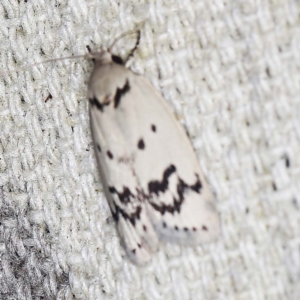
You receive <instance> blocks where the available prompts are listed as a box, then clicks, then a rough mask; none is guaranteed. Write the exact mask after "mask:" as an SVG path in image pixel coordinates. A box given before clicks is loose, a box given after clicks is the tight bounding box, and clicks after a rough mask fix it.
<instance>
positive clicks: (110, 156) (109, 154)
mask: <svg viewBox="0 0 300 300" xmlns="http://www.w3.org/2000/svg"><path fill="white" fill-rule="evenodd" d="M106 154H107V156H108V157H109V159H113V158H114V156H113V154H112V153H111V152H110V151H109V150H108V151H107V152H106Z"/></svg>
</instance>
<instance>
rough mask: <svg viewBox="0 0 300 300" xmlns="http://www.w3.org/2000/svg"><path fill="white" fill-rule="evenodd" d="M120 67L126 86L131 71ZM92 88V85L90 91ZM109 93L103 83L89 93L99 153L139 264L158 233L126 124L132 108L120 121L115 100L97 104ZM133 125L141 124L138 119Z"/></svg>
mask: <svg viewBox="0 0 300 300" xmlns="http://www.w3.org/2000/svg"><path fill="white" fill-rule="evenodd" d="M118 68H119V70H118V73H119V77H118V78H120V82H121V86H122V84H123V81H122V74H123V73H124V74H123V75H126V74H127V73H128V72H129V71H128V70H127V69H125V68H123V67H122V68H120V67H119V66H118ZM102 71H103V72H104V73H103V74H108V76H109V74H111V72H109V71H108V70H102ZM118 78H117V79H118ZM117 79H115V78H114V77H113V76H112V78H108V79H107V78H106V80H108V81H109V82H111V81H113V80H116V85H118V84H119V82H118V80H117ZM94 80H98V77H97V76H96V77H95V78H94ZM101 82H105V80H104V81H103V79H102V81H101ZM115 89H117V86H116V87H110V88H109V90H112V91H114V92H113V93H115ZM101 91H102V92H101ZM92 92H93V91H91V90H90V89H89V94H90V93H92ZM103 93H104V94H103ZM107 93H108V91H107V90H106V89H105V88H101V87H100V92H99V88H97V92H96V94H95V95H94V94H93V93H92V96H91V94H90V95H89V97H91V98H90V124H91V132H92V139H93V143H94V149H95V155H96V159H97V163H98V166H99V171H100V175H101V179H102V184H103V187H104V191H105V195H106V198H107V200H108V203H109V206H110V208H111V211H112V215H113V217H114V219H115V221H116V226H117V230H118V233H119V236H120V239H121V242H122V244H123V246H124V248H125V250H126V253H127V255H128V256H129V258H130V259H131V260H132V261H133V262H134V263H136V264H143V263H145V262H147V261H148V260H149V259H150V257H151V254H152V253H153V252H154V251H156V249H157V244H158V237H157V234H156V232H155V230H154V228H153V225H152V223H151V222H150V220H149V216H148V213H147V209H146V206H145V197H146V196H145V194H144V193H143V191H142V189H141V186H140V183H139V179H138V176H137V175H136V173H135V170H134V166H133V165H134V153H133V152H132V149H131V147H130V146H129V140H128V135H127V132H126V127H123V125H122V122H123V121H125V119H126V120H128V122H126V126H129V125H130V124H128V123H130V121H129V120H130V117H131V116H130V112H131V110H126V111H124V112H123V113H124V115H125V119H124V120H121V121H120V119H119V118H120V115H118V113H117V112H118V110H116V109H115V108H114V105H113V104H112V105H110V106H105V107H100V106H99V103H98V104H97V103H96V102H95V101H98V100H100V99H101V97H103V95H104V96H105V97H107V96H112V97H115V96H116V95H114V94H111V95H105V94H107ZM91 99H92V100H91ZM112 99H113V98H112ZM102 100H103V99H102ZM93 101H94V102H93ZM128 109H129V107H128ZM122 115H123V114H122ZM133 122H134V119H133ZM133 125H134V126H136V125H138V124H135V123H134V124H133Z"/></svg>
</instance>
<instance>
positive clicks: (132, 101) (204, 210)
mask: <svg viewBox="0 0 300 300" xmlns="http://www.w3.org/2000/svg"><path fill="white" fill-rule="evenodd" d="M128 82H129V86H130V93H127V94H125V95H124V97H123V98H122V99H121V101H120V105H119V110H118V113H119V119H120V120H124V119H125V121H124V123H123V124H122V125H121V126H125V127H126V130H128V132H127V137H128V142H129V144H130V145H132V146H133V148H132V152H134V153H136V154H135V161H134V171H135V174H136V176H137V178H139V180H140V185H141V187H142V189H143V191H144V192H145V193H146V194H148V200H147V202H146V203H147V213H148V216H149V218H150V220H151V222H152V224H153V226H154V228H155V230H156V231H157V233H158V234H159V236H160V237H161V238H162V239H164V240H167V241H170V242H178V243H184V244H193V245H194V244H199V243H202V242H209V241H211V240H214V239H215V238H216V237H217V236H218V235H219V232H220V221H219V215H218V213H217V211H216V209H215V205H214V198H213V195H212V193H211V191H210V189H209V186H208V184H207V182H206V180H205V178H204V175H203V173H202V171H201V169H200V167H199V163H198V160H197V157H196V155H195V152H194V150H193V148H192V146H191V144H190V141H189V139H188V137H187V135H186V133H185V132H184V130H183V128H182V127H181V125H180V124H179V123H178V122H177V120H176V119H175V117H174V115H173V113H172V112H171V110H170V108H169V107H168V105H167V103H166V102H165V100H164V99H163V98H162V96H161V95H160V94H159V93H158V92H157V91H156V90H155V89H154V88H153V87H152V85H151V84H150V83H149V82H148V81H147V80H145V79H144V78H143V77H141V76H138V75H135V74H131V76H130V78H129V79H128ZM126 110H130V114H131V117H133V119H130V120H126V118H125V116H124V114H123V112H124V111H126ZM130 123H131V124H130Z"/></svg>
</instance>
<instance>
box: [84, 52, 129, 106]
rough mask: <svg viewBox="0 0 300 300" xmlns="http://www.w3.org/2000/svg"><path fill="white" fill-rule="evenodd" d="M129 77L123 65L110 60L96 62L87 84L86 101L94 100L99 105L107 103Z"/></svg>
mask: <svg viewBox="0 0 300 300" xmlns="http://www.w3.org/2000/svg"><path fill="white" fill-rule="evenodd" d="M108 54H109V55H110V53H108ZM110 59H111V57H110ZM129 76H130V74H129V72H128V70H127V69H126V68H125V67H124V66H123V65H120V64H116V63H114V62H113V61H112V60H110V61H109V60H102V59H101V60H96V61H95V64H94V68H93V71H92V73H91V77H90V79H89V83H88V99H93V98H96V99H97V101H98V102H100V103H107V100H108V99H110V98H111V97H113V96H114V95H115V94H116V91H117V89H118V88H122V87H123V86H124V84H125V82H126V79H127V78H128V77H129Z"/></svg>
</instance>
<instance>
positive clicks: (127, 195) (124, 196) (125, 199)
mask: <svg viewBox="0 0 300 300" xmlns="http://www.w3.org/2000/svg"><path fill="white" fill-rule="evenodd" d="M109 191H110V193H111V194H117V195H118V198H119V200H120V202H121V203H123V204H128V203H130V202H131V200H132V199H134V198H135V196H134V195H133V194H132V193H131V191H130V190H129V188H128V187H126V186H125V187H123V191H122V192H118V191H117V190H116V189H115V188H114V187H113V186H110V187H109Z"/></svg>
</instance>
